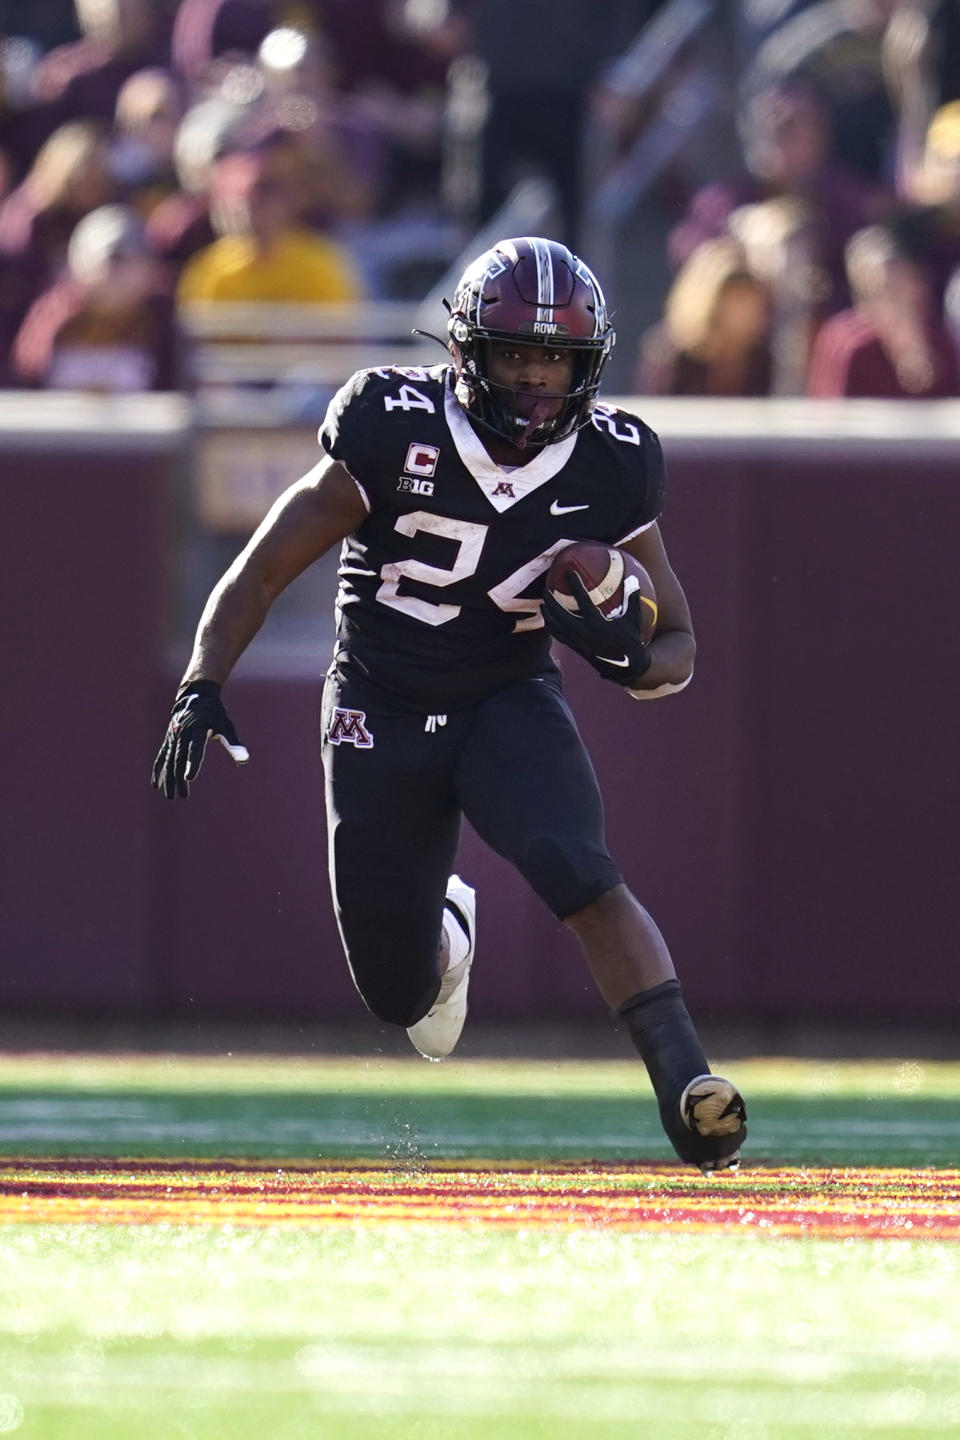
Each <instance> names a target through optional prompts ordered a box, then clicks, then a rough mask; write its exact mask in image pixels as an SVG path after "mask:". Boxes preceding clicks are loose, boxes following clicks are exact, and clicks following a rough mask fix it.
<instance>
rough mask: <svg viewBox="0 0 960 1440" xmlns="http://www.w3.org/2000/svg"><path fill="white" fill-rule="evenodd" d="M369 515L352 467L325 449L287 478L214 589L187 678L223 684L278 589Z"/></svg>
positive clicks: (186, 679)
mask: <svg viewBox="0 0 960 1440" xmlns="http://www.w3.org/2000/svg"><path fill="white" fill-rule="evenodd" d="M366 515H367V511H366V507H365V505H364V503H363V499H362V497H361V494H360V490H359V489H358V487H357V485H356V484H355V483H354V481H353V479H352V478H351V476H350V474H349V472H348V471H347V470H346V469H345V468H344V467H343V466H342V465H340V464H339V463H338V462H337V461H336V460H333V459H331V458H330V457H329V456H324V458H323V459H322V460H321V461H320V463H319V464H318V465H316V466H314V468H313V469H312V470H311V471H310V472H309V473H308V474H307V475H305V476H304V477H303V479H302V480H298V481H297V483H296V484H295V485H291V486H290V488H289V490H286V491H285V492H284V493H283V494H282V495H281V496H280V498H279V499H278V500H277V501H276V502H275V504H274V505H273V507H272V509H271V510H270V511H269V512H268V514H267V515H266V517H265V518H264V520H263V521H262V523H261V524H260V526H259V527H258V528H257V530H256V531H255V532H254V534H253V535H252V536H251V537H250V540H249V541H248V543H247V545H246V546H245V547H244V549H243V550H242V551H241V552H240V554H239V555H238V556H237V558H236V560H234V562H233V564H232V565H231V566H230V568H229V570H227V571H226V573H225V574H224V575H223V577H222V578H221V579H220V580H219V581H218V582H217V584H216V585H215V586H214V588H213V590H212V591H211V593H210V597H209V599H208V600H207V603H206V605H205V606H204V610H203V614H202V615H201V617H200V624H199V626H198V628H197V635H196V639H195V641H194V646H193V653H192V655H191V656H190V662H189V664H188V665H187V668H186V670H185V672H184V676H183V680H184V683H186V682H187V681H192V680H201V679H202V680H213V681H215V682H216V683H217V684H218V685H222V684H223V683H224V682H225V681H226V679H227V676H228V675H229V674H230V672H231V670H232V669H233V667H234V665H235V664H236V663H237V661H238V660H239V658H240V656H241V655H242V654H243V652H244V650H245V649H246V648H247V646H248V645H249V644H250V641H251V640H252V639H253V637H254V635H256V633H257V631H258V630H259V629H260V627H261V625H262V624H263V622H264V620H265V619H266V618H267V613H268V611H269V609H270V606H271V605H272V604H273V602H274V600H276V598H277V596H278V595H279V594H280V593H281V591H283V590H285V589H286V587H287V586H288V585H289V584H290V582H291V581H292V580H295V579H296V577H297V576H298V575H299V574H300V573H301V572H302V571H303V570H305V569H306V568H307V566H308V565H311V564H312V563H313V562H314V561H315V560H319V559H320V557H321V555H325V554H326V552H327V551H328V550H329V549H330V548H331V546H333V545H335V544H337V543H338V542H339V541H340V540H343V539H344V538H345V537H346V536H347V535H351V534H352V533H353V531H354V530H356V529H357V527H358V526H359V525H360V524H362V522H363V521H364V520H365V519H366Z"/></svg>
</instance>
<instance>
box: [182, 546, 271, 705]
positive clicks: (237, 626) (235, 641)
mask: <svg viewBox="0 0 960 1440" xmlns="http://www.w3.org/2000/svg"><path fill="white" fill-rule="evenodd" d="M270 604H271V597H270V595H269V593H268V591H267V589H266V587H265V585H264V584H263V582H262V578H261V577H260V576H259V575H258V574H257V573H256V572H252V571H249V570H247V571H244V570H242V569H241V570H238V571H236V572H235V571H234V569H233V567H231V569H230V570H228V571H227V573H226V574H225V575H224V576H223V578H222V579H221V580H219V581H218V583H217V584H216V585H215V586H214V588H213V590H212V591H211V593H210V596H209V598H208V600H207V603H206V605H205V606H204V608H203V614H202V615H201V617H200V624H199V625H198V627H197V634H196V639H195V640H194V644H193V652H192V654H191V656H190V662H189V664H188V665H187V668H186V670H185V671H184V674H183V679H184V681H187V680H215V681H216V682H217V684H218V685H223V684H224V682H225V681H226V679H227V677H228V675H229V674H230V672H231V670H232V669H233V667H234V665H236V663H237V661H238V660H239V659H240V656H241V655H242V654H243V652H244V650H245V649H246V648H247V646H248V645H249V644H250V641H251V640H252V639H253V637H254V635H256V633H257V631H258V630H259V629H260V627H261V625H262V624H263V622H264V620H265V619H266V617H267V612H268V610H269V609H270Z"/></svg>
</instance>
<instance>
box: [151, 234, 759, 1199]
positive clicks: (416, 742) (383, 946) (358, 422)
mask: <svg viewBox="0 0 960 1440" xmlns="http://www.w3.org/2000/svg"><path fill="white" fill-rule="evenodd" d="M449 311H450V315H449V322H448V344H449V352H450V359H449V361H448V362H447V363H444V364H439V365H437V366H436V367H435V368H432V369H410V368H395V369H394V368H385V369H371V370H363V371H360V372H359V373H358V374H356V375H354V376H353V377H352V379H350V380H349V381H348V382H347V383H346V385H344V387H343V388H342V390H340V392H339V393H338V394H337V395H336V396H335V397H334V399H333V401H332V402H331V404H330V407H329V410H328V413H327V416H326V419H325V421H324V424H323V426H322V428H321V430H320V445H321V447H322V451H323V454H322V458H321V459H320V461H319V463H318V464H317V465H316V466H315V467H314V469H313V470H311V471H310V472H309V473H308V474H307V475H306V476H304V478H303V479H301V480H300V481H298V482H297V483H296V484H294V485H293V486H292V487H291V488H290V489H289V490H288V491H286V493H285V494H284V495H282V496H281V497H280V499H279V500H278V501H277V502H276V504H275V505H274V506H273V508H272V509H271V511H270V512H269V514H268V515H267V517H266V519H265V520H264V521H263V523H262V524H261V526H260V527H259V529H258V530H257V531H256V533H255V534H254V535H253V537H252V539H251V540H250V542H249V544H248V545H247V546H246V548H245V549H244V551H243V552H242V554H241V555H240V556H239V557H238V558H237V560H236V561H235V562H234V563H233V565H231V567H230V568H229V570H228V571H227V572H226V574H225V575H224V576H223V578H222V579H221V580H220V581H219V583H218V584H217V585H216V587H215V588H214V590H213V592H212V594H211V595H210V598H209V600H208V602H207V604H206V607H205V609H204V612H203V615H202V617H201V620H200V624H199V628H198V631H197V636H196V642H195V645H194V650H193V654H192V655H191V658H190V662H189V664H188V666H187V669H186V672H185V674H184V677H183V682H182V684H181V685H180V688H179V690H178V691H177V695H176V698H175V702H174V706H173V713H172V715H171V719H170V722H169V726H168V730H167V734H166V737H165V739H164V742H163V746H162V748H161V750H160V753H159V755H158V756H157V760H156V763H155V766H154V772H153V783H154V785H155V786H157V787H158V788H159V789H160V790H162V791H163V793H164V794H165V795H167V796H168V797H170V798H173V797H175V796H182V797H185V796H186V795H187V794H188V793H189V788H190V784H191V782H192V781H193V780H195V779H196V776H197V774H198V772H199V769H200V763H201V760H202V757H203V752H204V746H205V744H206V741H207V739H208V737H209V736H211V735H213V736H216V737H217V738H218V739H220V740H221V741H222V742H223V743H224V745H225V746H226V747H227V749H228V750H229V752H230V754H231V755H232V756H233V758H234V759H235V760H237V761H243V760H245V759H246V758H247V753H246V751H245V749H244V748H243V746H242V745H241V744H240V742H239V740H238V738H237V733H236V730H235V729H234V726H233V723H232V721H231V720H230V717H229V716H228V714H227V712H226V710H225V708H224V704H223V700H222V698H221V687H222V686H223V684H224V682H225V681H226V680H227V677H228V676H229V674H230V672H231V670H232V668H233V666H234V664H235V663H236V661H237V659H238V658H239V656H240V655H241V653H242V652H243V650H244V648H245V647H246V646H247V645H248V644H249V642H250V641H251V640H252V639H253V637H254V635H255V634H256V632H257V630H258V629H259V628H260V626H261V624H262V623H263V620H264V618H265V616H266V614H267V611H268V609H269V607H270V605H271V603H272V602H273V601H274V600H275V599H276V597H277V596H278V595H279V594H280V592H281V591H282V590H283V589H284V587H285V586H286V585H288V584H289V583H290V582H291V581H292V580H293V579H294V577H295V576H297V575H298V574H299V573H300V572H301V571H302V570H303V569H304V568H305V567H306V566H308V565H310V564H311V563H312V562H313V561H314V560H316V559H318V558H319V557H320V556H321V555H323V554H324V553H325V551H327V550H328V549H329V548H330V547H331V546H332V545H336V544H340V545H341V556H340V570H339V592H338V595H337V606H336V609H337V641H336V647H335V651H334V655H333V660H332V663H331V665H330V668H329V671H328V673H327V677H326V684H325V688H324V697H323V760H324V766H325V772H326V797H327V821H328V834H329V847H330V875H331V885H332V890H333V900H334V906H335V909H336V915H337V921H338V924H339V928H340V933H341V936H342V939H343V945H344V949H345V951H346V955H347V959H348V962H349V965H350V969H351V972H352V974H353V978H354V981H355V983H356V985H357V988H358V990H359V991H360V994H361V995H362V997H363V999H364V1000H365V1002H366V1004H367V1006H368V1007H369V1008H370V1010H371V1011H372V1012H373V1013H374V1014H375V1015H376V1016H378V1017H379V1018H380V1019H381V1020H384V1021H389V1022H393V1023H395V1024H397V1025H401V1026H404V1027H405V1028H406V1029H407V1031H408V1033H409V1035H410V1038H411V1040H412V1041H413V1044H414V1045H415V1046H416V1047H417V1049H418V1050H419V1051H420V1052H421V1053H422V1054H423V1055H425V1056H428V1057H430V1058H432V1059H441V1058H443V1057H444V1056H446V1055H448V1054H449V1053H450V1052H451V1051H452V1049H453V1048H454V1045H455V1044H456V1042H457V1039H458V1038H459V1035H460V1031H461V1029H462V1026H463V1022H464V1017H465V1014H466V1008H467V986H468V981H469V973H470V966H471V962H472V959H473V951H474V940H475V929H476V921H475V897H474V893H473V891H472V889H471V888H470V887H469V886H468V885H466V884H465V883H464V882H463V881H462V880H461V879H460V878H459V877H458V876H456V875H454V874H453V873H452V872H453V866H454V858H455V855H456V850H457V844H458V839H459V832H460V822H461V816H464V815H465V816H466V817H467V819H468V820H469V821H470V823H471V824H472V826H473V827H474V829H475V830H476V831H477V833H478V834H479V835H480V836H481V838H482V839H483V840H484V841H485V842H486V843H487V844H489V845H490V846H491V847H492V848H493V849H494V850H496V851H497V852H498V853H499V854H501V855H503V856H505V857H506V858H507V859H509V860H510V861H511V862H512V863H513V864H514V865H515V866H516V867H517V869H518V870H519V871H520V873H521V874H522V875H523V876H524V877H525V879H526V880H527V881H528V882H529V884H530V885H531V886H532V888H533V889H534V890H535V891H536V893H537V894H538V895H539V896H540V897H541V898H542V899H543V900H544V901H545V903H546V904H547V905H548V906H549V907H550V909H551V910H552V911H553V913H554V914H555V915H556V916H557V917H558V918H559V919H560V920H561V921H563V922H564V923H565V924H566V925H567V926H569V928H570V929H571V930H572V931H573V932H574V934H575V935H576V936H577V937H578V939H579V941H580V943H581V946H582V948H583V951H584V953H585V956H586V959H587V962H588V964H589V966H590V969H591V971H592V974H593V976H594V979H595V981H596V984H597V986H598V988H599V990H600V992H601V993H602V995H603V997H604V998H605V1000H606V1001H607V1003H608V1004H609V1005H610V1006H611V1008H612V1009H613V1010H614V1011H615V1012H616V1013H617V1014H618V1015H620V1016H621V1017H622V1018H623V1020H624V1021H625V1023H626V1025H627V1026H628V1028H629V1031H630V1034H631V1036H632V1038H633V1040H634V1043H635V1044H636V1047H637V1049H638V1051H639V1052H640V1055H641V1056H642V1058H643V1060H644V1063H645V1064H646V1067H647V1070H648V1072H649V1075H650V1079H651V1081H652V1084H653V1088H654V1091H655V1093H656V1096H657V1101H658V1105H659V1111H660V1116H661V1120H662V1123H663V1126H664V1129H665V1131H666V1133H667V1136H668V1137H669V1139H670V1141H671V1142H672V1144H673V1146H674V1148H675V1150H676V1151H677V1153H678V1155H679V1156H680V1158H681V1159H682V1160H684V1161H686V1162H688V1163H691V1164H694V1165H698V1166H699V1167H700V1168H701V1169H702V1170H704V1171H706V1172H709V1171H713V1170H723V1169H729V1168H733V1167H735V1166H736V1164H737V1162H738V1157H739V1152H740V1146H741V1143H742V1141H743V1139H744V1136H745V1133H746V1131H745V1126H744V1120H745V1110H744V1104H743V1101H742V1099H741V1097H740V1095H739V1093H738V1092H737V1089H736V1087H735V1086H734V1085H733V1084H732V1083H731V1082H730V1081H729V1080H725V1079H723V1078H721V1077H718V1076H715V1075H712V1074H711V1073H710V1070H709V1066H708V1064H707V1061H706V1058H705V1056H704V1053H703V1050H702V1048H701V1046H700V1042H699V1040H698V1038H697V1034H696V1031H695V1029H694V1027H693V1024H692V1022H691V1020H690V1017H689V1015H688V1013H687V1010H686V1008H685V1006H684V1002H683V999H682V997H681V993H680V984H679V982H678V980H677V978H676V974H675V971H674V967H673V964H672V961H671V959H670V955H669V953H668V951H667V947H666V945H665V943H664V940H663V937H662V936H661V934H660V931H659V929H658V928H657V926H656V924H655V922H654V921H653V919H652V918H651V916H650V915H649V914H648V913H647V911H646V910H645V909H644V908H643V907H642V906H641V905H640V904H639V902H638V901H637V900H636V899H635V898H634V896H633V895H632V894H631V893H630V891H629V890H628V889H627V887H626V885H625V884H624V882H623V878H622V876H621V873H620V871H619V870H618V868H617V866H616V864H615V862H614V860H613V859H612V858H611V856H610V854H609V852H608V850H607V845H606V841H605V837H604V829H603V814H602V804H601V798H600V793H599V790H598V786H597V782H596V778H595V776H594V772H593V768H592V766H591V763H590V760H589V757H588V755H587V753H586V751H585V749H584V746H583V744H582V742H581V740H580V737H579V734H578V732H577V729H576V727H575V724H574V721H573V718H572V716H571V714H570V711H569V709H568V707H567V704H566V702H565V700H564V694H563V685H562V680H561V675H560V672H559V670H558V667H557V665H556V662H555V660H554V659H553V656H552V654H551V638H556V639H558V640H559V641H560V642H561V643H562V644H564V645H567V646H570V647H572V648H573V649H574V650H576V651H578V652H579V653H580V654H581V655H583V656H585V658H586V659H587V660H588V661H589V662H590V663H591V664H592V665H593V666H594V668H595V669H596V670H597V671H598V672H599V674H600V675H601V676H602V677H603V678H604V679H605V680H606V681H608V682H609V683H611V684H615V685H618V686H620V687H621V688H622V689H623V691H624V692H625V694H626V696H627V697H634V698H636V699H640V700H643V699H655V698H659V697H662V696H668V695H672V694H674V693H675V692H677V691H679V690H682V689H683V687H684V686H685V685H686V684H687V683H688V682H689V680H690V678H691V675H692V673H693V661H694V638H693V632H692V629H691V622H690V613H689V610H688V607H687V601H686V598H685V596H684V593H683V590H682V588H681V586H680V584H679V582H678V580H677V578H676V576H675V574H674V572H673V570H672V568H671V566H670V563H669V560H668V558H667V554H666V551H665V549H664V545H663V541H662V539H661V536H660V531H659V528H658V526H657V516H658V514H659V512H660V508H661V504H662V499H663V488H664V465H663V458H662V455H661V450H660V445H659V442H658V440H657V437H656V436H655V435H654V434H653V432H652V431H651V430H650V429H649V428H648V427H647V426H646V425H645V424H644V423H643V421H642V420H641V419H639V418H638V417H637V416H636V415H631V414H628V413H626V412H624V411H621V410H614V409H611V408H610V407H608V406H605V405H603V404H601V403H600V401H599V399H598V391H599V385H600V378H601V375H602V372H603V368H604V365H605V363H606V361H607V358H608V356H609V354H610V351H611V349H612V347H613V343H614V332H613V328H612V326H611V324H610V320H609V317H608V314H607V308H606V305H605V303H604V298H603V294H602V292H601V290H600V286H599V284H598V283H597V280H596V278H595V277H594V275H593V274H592V272H591V271H590V270H589V269H588V267H587V266H586V265H585V264H584V263H583V261H582V260H580V259H578V258H577V257H576V256H575V255H573V254H571V252H570V251H569V250H567V249H566V248H565V247H564V246H562V245H560V244H557V243H555V242H554V241H550V240H544V239H538V238H532V237H528V238H522V239H514V240H504V241H501V242H500V243H499V244H497V245H495V246H494V247H493V248H492V249H491V250H489V251H487V252H486V253H485V254H483V255H481V256H480V257H479V259H477V260H476V261H475V262H474V263H473V264H472V265H471V266H470V267H469V268H468V269H467V271H466V272H465V274H464V275H463V277H462V278H461V280H460V282H459V284H458V285H457V288H456V291H455V293H454V296H453V300H452V303H451V304H450V306H449ZM575 540H596V541H602V542H604V543H606V544H609V545H616V546H619V547H621V548H622V549H624V550H626V551H628V552H629V553H630V554H631V555H633V556H635V557H636V559H637V560H638V561H639V562H640V563H641V564H642V565H643V566H644V567H645V568H646V569H647V571H648V572H649V574H650V576H651V578H652V580H653V583H654V586H655V588H656V593H657V599H658V604H659V623H658V628H657V630H656V632H655V634H654V635H653V637H652V638H651V639H650V640H649V643H644V640H643V638H642V634H641V623H640V617H639V613H638V611H639V595H638V594H634V595H632V596H631V597H630V601H629V603H628V604H627V606H626V608H625V610H624V612H623V613H622V614H621V615H619V616H616V617H614V618H610V619H608V618H606V617H605V616H604V615H602V614H601V613H600V611H599V610H597V609H596V608H595V607H594V606H593V605H592V604H591V601H590V599H589V597H588V594H587V592H586V590H585V589H584V587H583V586H582V584H581V583H580V582H579V577H578V576H576V575H573V576H572V578H571V583H572V584H573V587H574V590H575V592H576V594H577V596H578V608H576V609H575V610H574V611H573V612H570V611H568V610H567V609H565V608H564V607H563V606H561V605H560V604H559V603H558V602H556V601H555V600H554V599H553V597H552V596H551V595H550V594H549V593H544V576H545V574H546V572H547V570H548V568H549V566H550V563H551V561H552V559H553V557H554V556H555V555H556V554H557V553H558V552H559V551H560V550H562V549H563V548H564V547H565V546H567V545H569V544H570V543H571V542H573V541H575ZM625 703H629V702H628V701H625Z"/></svg>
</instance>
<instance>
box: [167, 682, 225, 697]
mask: <svg viewBox="0 0 960 1440" xmlns="http://www.w3.org/2000/svg"><path fill="white" fill-rule="evenodd" d="M220 688H221V687H220V685H219V684H218V683H217V681H216V680H184V682H183V684H182V685H181V686H180V688H179V690H178V691H177V693H176V696H175V699H176V700H185V699H186V697H187V696H188V695H200V696H202V698H203V699H204V700H207V699H210V700H219V698H220Z"/></svg>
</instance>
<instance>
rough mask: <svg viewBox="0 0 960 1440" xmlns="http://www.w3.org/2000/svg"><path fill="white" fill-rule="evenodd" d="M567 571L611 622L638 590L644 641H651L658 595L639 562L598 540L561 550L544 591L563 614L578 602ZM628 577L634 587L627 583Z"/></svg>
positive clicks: (655, 619)
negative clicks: (571, 589) (583, 587)
mask: <svg viewBox="0 0 960 1440" xmlns="http://www.w3.org/2000/svg"><path fill="white" fill-rule="evenodd" d="M570 570H575V571H576V573H577V574H578V575H579V576H580V579H581V580H582V581H583V583H584V585H585V587H586V590H587V594H588V595H589V596H590V599H591V600H592V601H593V603H594V605H596V606H597V608H598V610H600V611H601V612H602V614H604V615H606V616H608V617H610V618H612V617H614V616H616V615H620V614H622V613H623V608H624V606H625V605H626V603H627V601H628V600H629V598H630V596H631V595H632V594H633V592H634V590H639V591H640V617H641V620H642V626H643V630H642V633H643V638H644V640H645V641H647V640H649V639H650V637H651V636H652V634H653V632H654V630H656V628H657V593H656V591H655V590H654V588H653V581H652V580H651V579H650V576H649V575H648V574H647V572H646V570H645V569H644V568H643V566H642V565H641V564H640V562H639V561H638V560H634V558H633V556H632V555H628V554H627V553H626V551H625V550H617V549H615V547H614V546H612V545H604V544H603V543H602V542H601V541H599V540H578V541H576V543H575V544H573V545H568V546H567V547H566V548H565V549H564V550H561V551H560V553H559V554H558V555H555V556H554V558H553V561H552V563H551V565H550V569H549V570H548V571H547V588H548V589H549V591H550V593H551V594H552V595H553V597H554V598H555V599H556V600H558V601H559V602H560V604H561V605H562V606H563V607H564V609H565V610H576V608H577V602H576V600H575V599H574V597H573V595H572V594H571V591H570V585H569V583H568V581H567V572H568V571H570ZM631 577H632V579H633V580H634V581H635V582H636V583H635V584H634V583H630V584H628V583H627V582H628V580H630V578H631Z"/></svg>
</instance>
